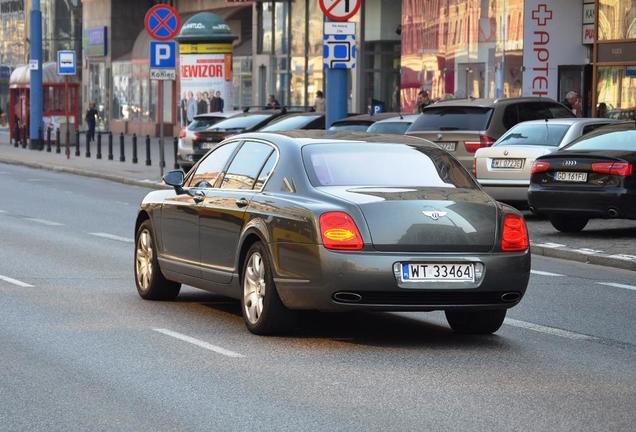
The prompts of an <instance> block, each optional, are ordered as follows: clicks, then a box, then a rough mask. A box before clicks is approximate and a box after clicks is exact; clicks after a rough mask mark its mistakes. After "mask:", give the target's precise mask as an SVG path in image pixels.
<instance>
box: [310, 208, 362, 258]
mask: <svg viewBox="0 0 636 432" xmlns="http://www.w3.org/2000/svg"><path fill="white" fill-rule="evenodd" d="M320 235H321V236H322V244H323V245H324V246H325V247H326V248H327V249H337V250H360V249H362V246H363V245H364V244H363V242H362V237H361V236H360V231H358V227H357V226H356V223H355V222H354V221H353V219H352V218H351V216H349V215H348V214H347V213H344V212H328V213H323V214H322V215H320Z"/></svg>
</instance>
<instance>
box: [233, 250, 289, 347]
mask: <svg viewBox="0 0 636 432" xmlns="http://www.w3.org/2000/svg"><path fill="white" fill-rule="evenodd" d="M271 268H272V267H271V265H270V260H269V254H268V253H267V250H266V248H265V246H264V245H263V243H261V242H256V243H254V244H253V245H252V246H251V247H250V249H249V250H248V251H247V254H246V255H245V261H244V263H243V271H242V274H241V288H242V295H241V311H242V313H243V320H244V321H245V325H246V326H247V328H248V330H249V331H251V332H252V333H254V334H258V335H268V334H277V333H284V332H287V331H289V330H291V329H292V328H293V326H294V324H295V323H296V313H295V312H293V311H291V310H289V309H287V308H286V307H285V305H284V304H283V302H282V301H281V299H280V297H279V296H278V291H277V290H276V285H275V284H274V277H273V274H272V270H271Z"/></svg>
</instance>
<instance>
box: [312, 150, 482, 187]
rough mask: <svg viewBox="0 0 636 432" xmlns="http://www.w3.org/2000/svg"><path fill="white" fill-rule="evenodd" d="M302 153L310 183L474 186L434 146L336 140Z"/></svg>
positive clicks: (316, 184) (451, 159) (460, 169)
mask: <svg viewBox="0 0 636 432" xmlns="http://www.w3.org/2000/svg"><path fill="white" fill-rule="evenodd" d="M302 152H303V161H304V164H305V169H306V171H307V174H308V176H309V179H310V181H311V183H312V184H313V185H314V186H376V187H440V188H467V189H477V186H476V184H475V182H474V181H473V179H472V178H471V177H470V175H469V174H468V172H467V171H466V170H465V169H464V168H463V167H462V166H461V165H460V164H459V162H457V161H456V160H455V159H454V158H453V157H452V156H450V155H449V154H448V153H446V152H444V151H443V150H441V149H437V148H428V147H418V146H410V145H406V144H374V143H364V144H359V143H338V144H311V145H307V146H305V147H303V150H302Z"/></svg>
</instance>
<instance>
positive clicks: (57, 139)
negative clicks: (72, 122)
mask: <svg viewBox="0 0 636 432" xmlns="http://www.w3.org/2000/svg"><path fill="white" fill-rule="evenodd" d="M60 135H61V134H60V128H57V129H55V153H57V154H60V152H61V151H62V150H61V149H60V145H62V143H60V140H61V139H62V137H61V136H60Z"/></svg>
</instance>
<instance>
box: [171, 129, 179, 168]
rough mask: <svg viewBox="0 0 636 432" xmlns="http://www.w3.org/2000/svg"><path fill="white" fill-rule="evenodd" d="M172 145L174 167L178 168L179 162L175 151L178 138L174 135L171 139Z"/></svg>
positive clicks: (177, 145)
mask: <svg viewBox="0 0 636 432" xmlns="http://www.w3.org/2000/svg"><path fill="white" fill-rule="evenodd" d="M172 146H173V147H174V169H179V163H178V162H177V152H178V151H179V139H178V138H177V137H174V140H172Z"/></svg>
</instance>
